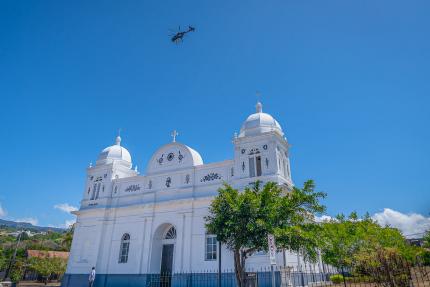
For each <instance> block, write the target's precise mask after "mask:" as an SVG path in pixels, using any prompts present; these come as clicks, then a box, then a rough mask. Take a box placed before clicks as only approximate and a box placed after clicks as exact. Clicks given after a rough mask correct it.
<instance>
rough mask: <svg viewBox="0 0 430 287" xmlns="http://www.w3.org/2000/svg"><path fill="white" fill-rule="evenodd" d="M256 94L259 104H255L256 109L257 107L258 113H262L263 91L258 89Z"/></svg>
mask: <svg viewBox="0 0 430 287" xmlns="http://www.w3.org/2000/svg"><path fill="white" fill-rule="evenodd" d="M256 95H257V105H255V109H256V111H257V113H262V112H263V105H262V104H261V102H260V98H261V93H260V92H259V91H257V92H256Z"/></svg>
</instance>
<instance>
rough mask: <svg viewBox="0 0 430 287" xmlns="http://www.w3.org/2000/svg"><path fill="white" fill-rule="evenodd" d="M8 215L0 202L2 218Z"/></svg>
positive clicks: (0, 215) (0, 216)
mask: <svg viewBox="0 0 430 287" xmlns="http://www.w3.org/2000/svg"><path fill="white" fill-rule="evenodd" d="M6 215H7V211H6V209H4V208H3V207H2V205H1V203H0V218H2V217H5V216H6Z"/></svg>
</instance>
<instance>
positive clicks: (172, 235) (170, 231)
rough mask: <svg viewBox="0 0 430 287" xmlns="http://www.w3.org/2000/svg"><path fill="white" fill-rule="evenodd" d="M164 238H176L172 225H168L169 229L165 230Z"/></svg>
mask: <svg viewBox="0 0 430 287" xmlns="http://www.w3.org/2000/svg"><path fill="white" fill-rule="evenodd" d="M164 239H176V228H175V227H174V226H172V227H170V229H169V230H167V232H166V235H165V236H164Z"/></svg>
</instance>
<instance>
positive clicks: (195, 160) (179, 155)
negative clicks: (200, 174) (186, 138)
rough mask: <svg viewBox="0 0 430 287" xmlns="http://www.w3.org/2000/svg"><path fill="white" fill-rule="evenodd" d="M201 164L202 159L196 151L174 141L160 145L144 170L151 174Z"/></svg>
mask: <svg viewBox="0 0 430 287" xmlns="http://www.w3.org/2000/svg"><path fill="white" fill-rule="evenodd" d="M202 164H203V159H202V157H201V156H200V154H199V153H198V152H197V151H195V150H194V149H192V148H190V147H189V146H187V145H184V144H182V143H178V142H176V141H175V142H171V143H168V144H166V145H164V146H162V147H161V148H159V149H158V150H157V151H156V152H155V153H154V154H153V155H152V157H151V159H150V161H149V163H148V166H147V169H146V172H147V174H152V173H157V172H164V171H168V170H174V169H179V168H189V167H193V166H198V165H202Z"/></svg>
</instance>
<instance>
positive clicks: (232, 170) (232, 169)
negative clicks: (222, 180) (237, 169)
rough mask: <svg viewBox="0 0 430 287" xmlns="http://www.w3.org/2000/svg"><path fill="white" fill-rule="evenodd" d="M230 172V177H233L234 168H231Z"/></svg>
mask: <svg viewBox="0 0 430 287" xmlns="http://www.w3.org/2000/svg"><path fill="white" fill-rule="evenodd" d="M230 172H231V176H234V168H231V169H230Z"/></svg>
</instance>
